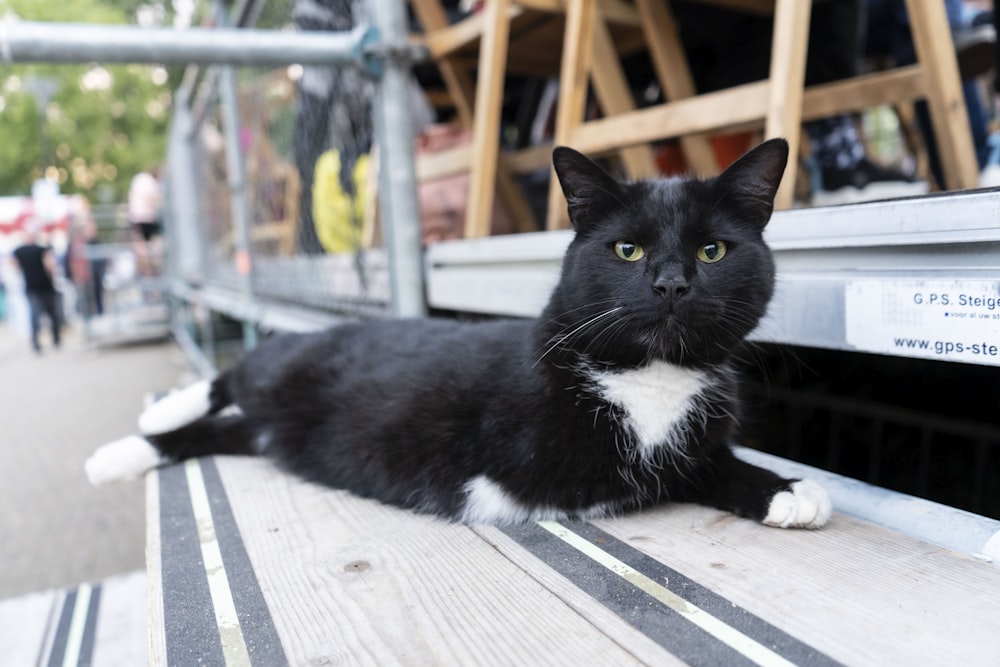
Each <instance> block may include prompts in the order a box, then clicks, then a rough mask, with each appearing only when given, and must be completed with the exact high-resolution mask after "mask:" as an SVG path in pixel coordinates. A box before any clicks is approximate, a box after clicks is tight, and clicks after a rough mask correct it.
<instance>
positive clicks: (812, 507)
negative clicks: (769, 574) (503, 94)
mask: <svg viewBox="0 0 1000 667" xmlns="http://www.w3.org/2000/svg"><path fill="white" fill-rule="evenodd" d="M703 480H704V482H703V483H702V484H700V485H698V486H696V487H695V488H694V489H691V490H690V493H689V495H688V497H687V499H688V500H691V501H693V502H699V503H703V504H706V505H711V506H713V507H718V508H719V509H724V510H727V511H730V512H733V513H734V514H738V515H739V516H745V517H748V518H751V519H755V520H757V521H760V522H761V523H763V524H765V525H768V526H774V527H776V528H821V527H823V526H824V525H826V522H827V521H829V520H830V515H831V514H832V513H833V506H832V504H831V503H830V496H829V494H827V492H826V489H824V488H823V487H822V486H820V485H819V484H817V483H816V482H814V481H812V480H808V479H804V480H795V479H785V478H783V477H780V476H778V475H776V474H775V473H773V472H771V471H770V470H765V469H764V468H758V467H757V466H755V465H752V464H750V463H747V462H745V461H743V460H741V459H738V458H737V457H736V455H735V454H733V452H732V451H731V450H730V449H729V448H728V447H727V448H723V449H720V450H718V451H717V452H714V453H713V454H712V456H711V458H710V460H709V471H708V474H707V475H705V477H704V478H703Z"/></svg>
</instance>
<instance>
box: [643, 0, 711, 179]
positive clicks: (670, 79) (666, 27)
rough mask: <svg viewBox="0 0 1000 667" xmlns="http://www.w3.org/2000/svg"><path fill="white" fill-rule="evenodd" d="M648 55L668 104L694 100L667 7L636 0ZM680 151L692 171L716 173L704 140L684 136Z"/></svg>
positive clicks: (654, 1) (651, 0) (657, 0)
mask: <svg viewBox="0 0 1000 667" xmlns="http://www.w3.org/2000/svg"><path fill="white" fill-rule="evenodd" d="M636 4H637V5H638V8H639V14H640V15H641V16H642V28H643V33H644V34H645V35H646V42H647V44H648V45H649V56H650V58H651V60H652V61H653V67H654V69H655V70H656V77H657V79H658V80H659V82H660V86H662V88H663V96H664V98H665V99H666V100H667V103H668V104H669V103H671V102H673V101H675V100H681V99H685V98H688V97H693V96H694V95H695V94H696V91H695V87H694V79H693V78H692V76H691V70H690V69H689V68H688V64H687V56H686V55H685V54H684V49H683V48H682V44H681V37H680V31H679V30H678V28H677V21H675V20H674V15H673V12H672V11H671V10H670V5H669V4H668V3H666V2H662V1H661V0H637V2H636ZM680 144H681V150H682V151H683V152H684V158H685V160H686V161H687V163H688V165H689V166H690V168H691V170H692V171H693V172H694V173H696V174H698V175H699V176H702V177H707V176H714V175H716V174H718V173H719V165H718V163H717V162H716V161H715V153H714V152H713V151H712V145H711V143H710V142H709V140H708V138H707V137H703V136H693V135H687V136H683V137H681V139H680Z"/></svg>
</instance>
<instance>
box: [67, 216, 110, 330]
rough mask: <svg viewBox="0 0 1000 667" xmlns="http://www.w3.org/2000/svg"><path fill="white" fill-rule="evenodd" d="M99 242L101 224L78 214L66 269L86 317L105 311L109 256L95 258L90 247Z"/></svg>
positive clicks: (72, 232)
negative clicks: (98, 225)
mask: <svg viewBox="0 0 1000 667" xmlns="http://www.w3.org/2000/svg"><path fill="white" fill-rule="evenodd" d="M96 243H97V226H96V225H95V224H94V221H93V219H92V218H89V217H78V218H77V219H75V220H74V221H73V225H72V227H71V228H70V237H69V245H67V247H66V256H65V258H64V269H65V273H66V275H67V276H68V277H69V279H70V280H71V281H72V282H73V286H74V287H76V291H77V304H78V308H79V310H80V313H81V314H82V315H83V316H84V317H91V316H94V315H102V314H103V313H104V294H103V292H104V290H103V282H104V272H105V268H106V265H107V260H106V259H101V258H96V259H95V258H91V257H90V256H89V255H90V252H89V250H90V248H91V247H93V246H94V245H95V244H96Z"/></svg>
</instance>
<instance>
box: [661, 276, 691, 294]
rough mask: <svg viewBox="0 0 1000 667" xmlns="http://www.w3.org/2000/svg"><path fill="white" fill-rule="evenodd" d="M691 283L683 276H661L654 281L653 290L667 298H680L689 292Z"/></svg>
mask: <svg viewBox="0 0 1000 667" xmlns="http://www.w3.org/2000/svg"><path fill="white" fill-rule="evenodd" d="M690 289H691V285H689V284H688V281H687V280H685V279H684V277H683V276H677V275H673V276H660V277H658V278H657V279H656V281H655V282H654V283H653V291H654V292H656V293H657V294H659V295H660V296H661V297H663V298H665V299H673V300H676V299H679V298H680V297H682V296H684V295H685V294H687V292H688V291H689V290H690Z"/></svg>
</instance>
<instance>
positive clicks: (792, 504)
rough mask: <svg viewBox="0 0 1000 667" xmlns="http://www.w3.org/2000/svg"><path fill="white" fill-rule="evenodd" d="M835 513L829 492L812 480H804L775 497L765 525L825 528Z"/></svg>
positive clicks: (768, 510) (765, 518) (769, 508)
mask: <svg viewBox="0 0 1000 667" xmlns="http://www.w3.org/2000/svg"><path fill="white" fill-rule="evenodd" d="M832 512H833V505H831V504H830V496H829V494H827V492H826V489H824V488H823V487H822V486H820V485H819V484H817V483H816V482H814V481H812V480H810V479H803V480H801V481H798V482H793V483H792V488H791V489H789V490H788V491H781V492H780V493H776V494H775V495H774V497H773V498H771V505H770V506H769V507H768V509H767V516H765V517H764V523H765V524H767V525H768V526H775V527H777V528H821V527H822V526H824V525H825V524H826V522H827V521H829V520H830V514H831V513H832Z"/></svg>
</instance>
